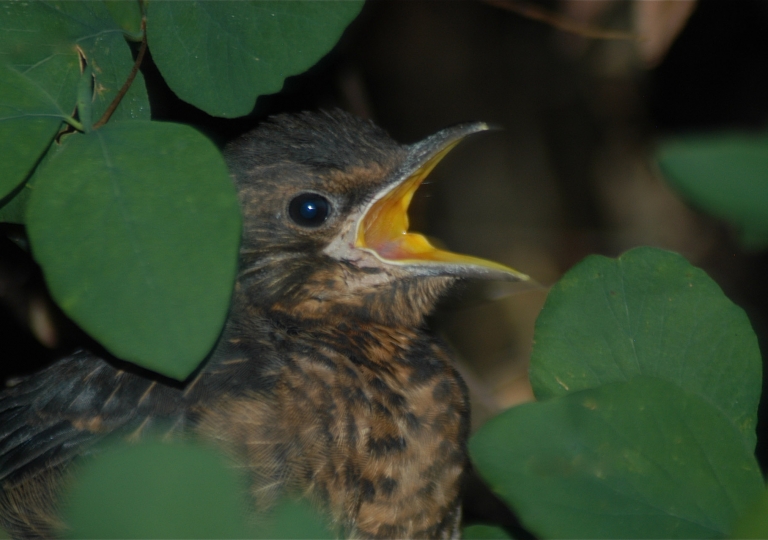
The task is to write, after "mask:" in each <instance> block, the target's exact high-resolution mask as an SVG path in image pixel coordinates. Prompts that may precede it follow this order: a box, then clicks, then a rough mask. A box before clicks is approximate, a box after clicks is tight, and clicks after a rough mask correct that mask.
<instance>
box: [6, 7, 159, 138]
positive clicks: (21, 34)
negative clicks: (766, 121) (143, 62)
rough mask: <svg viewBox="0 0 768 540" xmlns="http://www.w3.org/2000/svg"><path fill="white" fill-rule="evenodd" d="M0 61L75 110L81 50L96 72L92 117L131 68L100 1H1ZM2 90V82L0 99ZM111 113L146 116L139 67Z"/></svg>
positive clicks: (120, 36)
mask: <svg viewBox="0 0 768 540" xmlns="http://www.w3.org/2000/svg"><path fill="white" fill-rule="evenodd" d="M0 27H1V28H3V31H2V32H0V62H4V63H8V64H10V65H12V66H13V67H14V68H15V69H16V70H17V71H19V72H21V73H24V74H25V75H26V76H27V77H28V78H29V79H31V80H32V81H34V82H35V83H36V84H37V86H38V87H39V88H40V89H41V90H42V91H44V92H46V93H47V94H48V95H50V96H51V98H52V99H53V100H54V101H55V102H56V103H57V104H58V106H59V108H60V109H61V110H63V111H66V112H67V114H73V112H74V107H75V102H76V99H77V96H76V93H77V81H78V80H79V78H80V64H79V53H82V54H83V55H84V56H85V58H86V61H87V62H88V63H89V64H90V65H91V66H92V67H93V72H94V74H95V86H94V90H95V92H94V102H93V115H94V117H93V119H92V122H90V123H93V122H95V121H96V120H97V119H98V118H100V117H101V115H102V114H103V113H104V111H105V110H106V108H107V107H108V106H109V104H110V103H111V102H112V100H113V99H114V98H115V96H116V95H117V92H118V91H119V90H120V88H121V87H122V86H123V84H124V83H125V81H126V79H127V78H128V74H129V73H130V72H131V69H132V68H133V57H132V55H131V50H130V48H129V47H128V44H127V43H126V42H125V39H124V37H123V30H122V28H120V26H118V25H117V23H115V21H114V19H113V18H112V15H111V14H110V12H109V10H108V9H107V7H106V5H105V4H104V3H103V2H67V1H63V2H53V1H44V0H38V1H30V2H3V4H2V9H1V10H0ZM5 91H6V87H5V86H4V85H0V99H1V98H2V96H3V94H4V93H5ZM113 119H118V120H119V119H149V99H148V97H147V91H146V87H145V86H144V79H143V77H142V75H141V74H140V73H139V74H138V75H137V76H136V79H135V80H134V81H133V85H132V86H131V88H130V90H129V91H128V93H127V94H126V95H125V97H124V98H123V100H122V101H121V103H120V106H119V107H118V108H117V110H116V111H115V113H114V115H113Z"/></svg>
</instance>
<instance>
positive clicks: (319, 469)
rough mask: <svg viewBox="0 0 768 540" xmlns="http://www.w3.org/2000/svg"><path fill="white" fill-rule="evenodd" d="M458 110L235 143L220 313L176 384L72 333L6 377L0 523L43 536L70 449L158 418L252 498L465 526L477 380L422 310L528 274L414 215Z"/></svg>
mask: <svg viewBox="0 0 768 540" xmlns="http://www.w3.org/2000/svg"><path fill="white" fill-rule="evenodd" d="M484 129H486V126H485V125H484V124H467V125H462V126H458V127H455V128H450V129H447V130H444V131H441V132H439V133H437V134H435V135H433V136H431V137H429V138H427V139H426V140H423V141H421V142H419V143H416V144H413V145H410V146H402V145H399V144H397V143H396V142H395V141H393V140H392V139H391V138H389V136H388V135H387V134H386V133H385V132H384V131H382V130H381V129H379V128H377V127H376V126H374V125H373V124H372V123H370V122H367V121H363V120H360V119H357V118H355V117H353V116H350V115H348V114H346V113H343V112H341V111H335V112H323V113H302V114H298V115H281V116H277V117H274V118H272V119H270V120H269V121H267V122H264V123H263V124H262V125H261V126H260V127H258V128H257V129H256V130H255V131H253V132H251V133H250V134H248V135H246V136H244V137H243V138H241V139H240V140H238V141H236V142H234V143H233V144H231V145H230V146H229V147H228V148H227V149H226V151H225V157H226V159H227V162H228V164H229V167H230V170H231V173H232V177H233V179H234V181H235V183H236V185H237V188H238V193H239V198H240V203H241V207H242V212H243V227H244V228H243V240H242V245H241V250H240V266H239V274H238V277H237V281H236V285H235V292H234V294H233V300H232V306H231V308H230V313H229V317H228V319H227V323H226V325H225V328H224V331H223V332H222V335H221V338H220V339H219V342H218V344H217V346H216V348H215V349H214V351H213V353H212V354H211V356H210V358H209V360H208V361H207V363H206V364H205V365H204V366H203V368H202V369H200V370H199V372H198V373H197V374H196V375H194V376H193V377H191V378H190V380H188V381H185V382H184V383H183V384H174V383H173V382H171V381H168V380H165V379H163V378H161V377H156V376H153V375H152V374H151V373H148V372H145V371H141V370H138V369H133V368H131V367H130V366H126V365H124V364H122V363H120V362H115V361H114V360H105V359H102V358H99V357H98V356H96V355H94V354H92V353H90V352H87V351H81V352H77V353H75V354H73V355H72V356H69V357H67V358H64V359H62V360H60V361H58V362H56V363H55V364H53V365H52V366H51V367H49V368H47V369H45V370H43V371H41V372H40V373H37V374H35V375H33V376H30V377H28V378H26V379H24V380H23V381H22V382H20V383H18V384H16V385H15V386H13V387H11V388H8V389H6V390H5V391H4V393H3V394H2V395H1V396H0V526H2V527H3V528H4V529H5V530H7V531H9V532H10V533H11V534H13V535H14V536H18V537H49V536H51V535H52V534H54V532H55V531H56V530H57V528H58V527H60V526H61V524H60V522H59V518H58V517H57V496H58V493H59V491H60V489H61V486H62V485H63V484H64V480H65V479H66V478H67V476H68V474H69V473H68V471H69V470H70V465H71V464H72V463H73V462H74V461H75V460H77V459H78V457H80V456H82V455H84V454H87V453H88V451H89V449H91V448H92V447H93V444H94V443H95V442H98V441H99V440H101V439H103V438H104V437H105V436H107V435H111V434H115V433H117V434H123V435H124V436H125V437H127V438H131V439H137V438H140V437H141V436H142V434H145V433H147V432H149V431H152V429H151V428H153V427H155V426H160V425H162V426H171V427H170V433H171V434H172V435H175V434H178V435H179V436H192V437H199V438H202V439H206V440H213V441H215V442H216V443H217V444H220V445H222V446H223V447H224V448H225V449H226V450H227V451H228V452H230V453H231V454H232V455H234V456H236V457H237V459H238V460H240V461H241V462H242V464H243V465H244V466H245V469H246V470H247V473H248V476H249V481H250V484H249V485H250V495H251V496H252V499H253V502H254V505H255V507H256V509H257V510H263V509H268V508H269V506H270V504H271V503H273V502H274V501H275V499H276V498H277V497H278V496H280V495H283V494H289V495H291V494H293V495H307V496H309V497H310V498H311V499H312V500H313V501H314V502H315V503H316V504H317V505H318V506H319V507H320V508H323V509H324V510H325V511H326V512H327V513H328V514H329V515H330V516H331V518H332V521H333V522H334V523H335V524H336V525H337V526H338V527H339V530H340V531H341V533H342V534H344V535H346V536H348V537H355V538H457V537H458V536H459V521H460V517H461V501H460V498H459V485H460V480H461V478H462V475H463V473H464V471H465V470H466V467H467V453H466V441H467V435H468V429H469V420H468V418H469V416H468V412H469V411H468V407H469V405H468V401H467V392H466V388H465V386H464V383H463V382H462V380H461V378H460V377H459V375H458V373H457V372H456V371H455V369H454V368H453V367H452V363H451V356H450V352H449V349H448V348H447V347H446V346H445V345H444V344H443V343H442V342H441V340H440V339H438V338H437V337H436V336H434V335H433V334H431V333H430V332H429V330H428V329H427V328H425V324H424V318H425V316H426V315H427V314H429V313H430V311H431V310H432V309H433V307H434V305H435V302H436V301H437V300H438V298H439V297H440V296H441V295H442V294H443V293H444V292H446V291H447V290H448V289H449V288H450V287H451V285H452V284H453V283H455V282H456V281H457V280H458V279H462V278H472V277H480V278H494V279H505V280H524V279H527V277H526V276H524V275H523V274H520V273H519V272H517V271H515V270H512V269H510V268H507V267H505V266H502V265H500V264H497V263H493V262H490V261H485V260H482V259H478V258H474V257H469V256H464V255H458V254H455V253H451V252H448V251H443V250H440V249H437V248H435V247H433V246H432V245H431V244H430V243H429V242H428V241H427V240H426V238H424V237H423V236H421V235H418V234H414V233H410V232H408V217H407V213H406V212H407V209H408V205H409V203H410V201H411V197H412V196H413V193H414V192H415V191H416V189H417V188H418V187H419V184H421V182H422V181H423V179H424V178H425V177H426V176H427V174H429V172H430V171H431V170H432V169H433V167H434V166H435V165H436V164H437V163H438V161H439V160H440V159H441V158H442V157H443V156H444V155H445V154H446V153H447V152H448V151H449V150H450V149H451V148H453V147H454V146H455V145H456V144H457V143H458V142H459V141H460V140H461V139H462V138H463V137H465V136H466V135H468V134H470V133H474V132H477V131H482V130H484Z"/></svg>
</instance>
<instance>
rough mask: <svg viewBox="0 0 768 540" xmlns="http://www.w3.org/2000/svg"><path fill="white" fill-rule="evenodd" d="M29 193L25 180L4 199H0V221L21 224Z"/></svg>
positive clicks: (25, 211) (27, 183)
mask: <svg viewBox="0 0 768 540" xmlns="http://www.w3.org/2000/svg"><path fill="white" fill-rule="evenodd" d="M31 194H32V192H31V191H30V187H29V182H25V183H24V184H22V185H20V186H19V187H18V188H16V189H15V190H14V191H12V192H11V193H10V194H9V195H7V196H6V197H5V198H4V199H0V222H2V223H19V224H23V223H24V216H25V215H26V213H27V203H28V202H29V197H30V195H31Z"/></svg>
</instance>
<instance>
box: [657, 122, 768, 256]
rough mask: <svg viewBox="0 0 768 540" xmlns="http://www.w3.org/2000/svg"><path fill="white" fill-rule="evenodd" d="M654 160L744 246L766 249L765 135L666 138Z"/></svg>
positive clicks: (767, 173) (767, 184)
mask: <svg viewBox="0 0 768 540" xmlns="http://www.w3.org/2000/svg"><path fill="white" fill-rule="evenodd" d="M657 159H658V162H659V165H660V166H661V169H662V171H663V172H664V174H665V176H666V177H667V179H668V180H669V182H670V184H672V186H673V187H674V188H675V189H677V190H678V191H680V193H681V194H682V195H683V197H685V198H686V199H688V200H689V201H690V202H691V203H692V204H693V205H694V206H696V207H698V208H700V209H701V210H703V211H704V212H707V213H709V214H711V215H713V216H716V217H718V218H720V219H723V220H725V221H727V222H728V223H730V224H732V225H733V226H735V227H736V228H737V229H739V230H740V232H741V241H742V243H743V244H744V245H745V247H748V248H751V249H763V248H766V247H768V135H767V134H762V133H761V134H746V133H723V134H715V135H697V136H689V137H680V138H676V139H669V140H667V141H665V142H664V143H662V145H661V146H660V147H659V150H658V152H657Z"/></svg>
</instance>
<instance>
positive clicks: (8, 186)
mask: <svg viewBox="0 0 768 540" xmlns="http://www.w3.org/2000/svg"><path fill="white" fill-rule="evenodd" d="M0 89H2V90H0V155H2V156H3V158H2V159H0V199H3V198H4V197H6V196H7V195H8V194H9V193H10V192H11V191H13V190H14V189H16V187H17V186H18V185H19V184H21V182H22V181H23V180H24V179H25V178H26V177H27V176H29V173H30V172H32V169H33V168H34V167H35V165H36V164H37V162H38V160H39V159H40V157H41V156H42V155H43V153H44V152H45V150H46V148H48V145H50V144H51V141H52V140H53V137H54V136H55V135H56V132H57V131H58V129H59V126H60V125H61V121H62V119H63V118H66V117H68V116H69V113H68V112H66V111H64V110H62V109H61V108H60V107H59V105H58V104H57V103H56V102H55V101H54V100H53V99H52V98H51V96H50V95H48V93H47V92H45V91H44V90H43V89H41V88H40V87H39V86H38V85H37V84H35V83H34V82H33V81H31V80H30V79H29V78H28V77H26V76H25V75H24V74H22V73H19V72H18V71H16V70H15V69H14V68H12V67H10V66H8V65H3V64H0Z"/></svg>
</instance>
